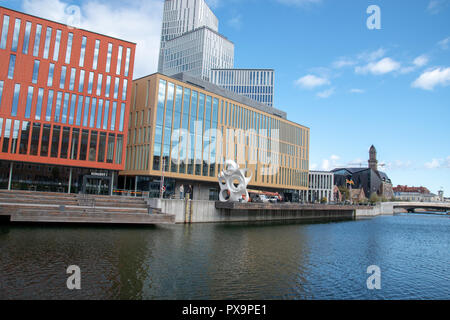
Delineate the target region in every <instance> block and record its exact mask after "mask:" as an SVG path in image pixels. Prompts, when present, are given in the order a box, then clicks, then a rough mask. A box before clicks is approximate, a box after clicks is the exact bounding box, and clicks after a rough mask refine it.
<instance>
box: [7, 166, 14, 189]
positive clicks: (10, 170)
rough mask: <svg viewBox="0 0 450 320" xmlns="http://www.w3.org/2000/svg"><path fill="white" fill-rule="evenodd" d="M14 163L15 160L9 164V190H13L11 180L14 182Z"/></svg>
mask: <svg viewBox="0 0 450 320" xmlns="http://www.w3.org/2000/svg"><path fill="white" fill-rule="evenodd" d="M13 165H14V162H12V161H11V165H10V166H9V180H8V191H10V190H11V182H12V174H13Z"/></svg>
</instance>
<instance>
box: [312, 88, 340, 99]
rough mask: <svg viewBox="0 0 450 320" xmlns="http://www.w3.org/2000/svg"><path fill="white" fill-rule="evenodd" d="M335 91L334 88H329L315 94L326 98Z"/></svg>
mask: <svg viewBox="0 0 450 320" xmlns="http://www.w3.org/2000/svg"><path fill="white" fill-rule="evenodd" d="M335 91H336V90H335V89H334V88H330V89H327V90H325V91H322V92H319V93H317V96H318V97H319V98H322V99H326V98H329V97H330V96H331V95H333V94H334V93H335Z"/></svg>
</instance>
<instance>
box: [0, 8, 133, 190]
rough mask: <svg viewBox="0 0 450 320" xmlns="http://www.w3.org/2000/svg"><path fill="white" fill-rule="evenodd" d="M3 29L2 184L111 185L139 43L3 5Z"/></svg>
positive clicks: (119, 163) (119, 160) (120, 165)
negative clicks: (78, 27)
mask: <svg viewBox="0 0 450 320" xmlns="http://www.w3.org/2000/svg"><path fill="white" fill-rule="evenodd" d="M0 28H1V29H0V164H1V165H0V188H9V189H11V188H13V189H16V188H17V189H31V190H43V191H61V192H81V191H84V192H95V193H109V192H111V185H112V183H113V180H114V173H116V175H117V172H118V171H120V170H123V169H124V165H125V152H123V151H124V148H125V143H126V140H127V132H128V117H129V114H130V112H129V101H130V97H131V86H132V79H133V78H132V77H133V65H134V55H135V47H136V45H135V44H134V43H131V42H128V41H124V40H119V39H115V38H111V37H108V36H105V35H102V34H97V33H94V32H90V31H86V30H81V29H76V28H72V27H68V26H67V25H64V24H61V23H57V22H53V21H49V20H45V19H41V18H38V17H34V16H31V15H27V14H23V13H21V12H17V11H13V10H10V9H7V8H4V7H0ZM116 178H117V177H116Z"/></svg>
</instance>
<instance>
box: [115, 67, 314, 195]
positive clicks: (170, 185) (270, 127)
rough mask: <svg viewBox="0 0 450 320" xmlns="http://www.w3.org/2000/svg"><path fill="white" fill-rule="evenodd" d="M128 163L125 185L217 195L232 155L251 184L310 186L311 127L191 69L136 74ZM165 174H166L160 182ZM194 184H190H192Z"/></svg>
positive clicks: (156, 192) (294, 190)
mask: <svg viewBox="0 0 450 320" xmlns="http://www.w3.org/2000/svg"><path fill="white" fill-rule="evenodd" d="M132 97H133V98H132V103H131V109H130V112H131V114H130V125H129V134H128V138H129V140H128V144H127V161H126V167H125V170H124V171H123V172H121V173H120V176H121V177H120V183H119V187H122V188H124V189H131V190H133V189H135V190H136V191H138V192H140V191H142V192H149V193H150V196H156V197H157V196H159V194H160V186H161V185H164V187H165V192H164V196H165V197H171V196H177V197H179V192H178V190H179V187H180V186H181V185H183V186H184V190H185V191H189V190H192V189H193V199H196V200H208V199H211V200H216V199H218V192H219V189H220V188H219V185H218V179H217V176H218V174H219V172H220V171H221V170H223V169H224V163H225V161H226V160H235V161H236V162H237V163H238V164H239V165H240V167H241V168H248V169H249V171H248V173H247V174H248V176H249V175H251V176H252V179H251V181H250V183H249V188H250V189H259V190H266V191H278V192H285V193H287V192H292V193H297V194H298V191H301V190H307V187H308V165H309V128H307V127H304V126H302V125H299V124H296V123H294V122H291V121H289V120H287V117H286V113H284V112H282V111H280V110H277V109H275V108H272V107H268V106H267V105H265V104H262V103H258V102H256V101H254V100H251V99H249V98H247V97H244V96H241V95H238V94H235V93H233V92H230V91H228V90H225V89H223V88H221V87H218V86H216V85H213V84H211V83H210V82H207V81H203V80H200V79H198V78H195V77H192V76H190V75H187V74H178V75H175V76H173V77H168V76H166V75H162V74H159V73H156V74H153V75H150V76H147V77H144V78H140V79H137V80H135V81H134V82H133V89H132ZM162 181H164V182H162ZM189 186H191V188H190V187H189Z"/></svg>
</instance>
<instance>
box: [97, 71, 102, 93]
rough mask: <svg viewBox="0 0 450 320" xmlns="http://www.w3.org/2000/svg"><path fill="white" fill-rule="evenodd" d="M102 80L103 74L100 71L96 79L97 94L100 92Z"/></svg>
mask: <svg viewBox="0 0 450 320" xmlns="http://www.w3.org/2000/svg"><path fill="white" fill-rule="evenodd" d="M102 82H103V75H102V74H101V73H100V74H99V75H98V81H97V95H98V96H99V95H101V94H102Z"/></svg>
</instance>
